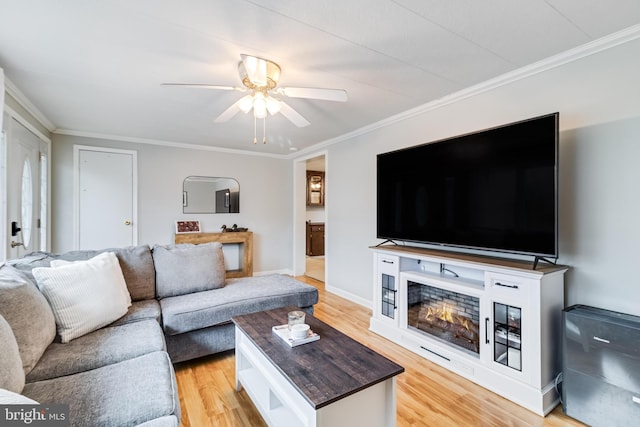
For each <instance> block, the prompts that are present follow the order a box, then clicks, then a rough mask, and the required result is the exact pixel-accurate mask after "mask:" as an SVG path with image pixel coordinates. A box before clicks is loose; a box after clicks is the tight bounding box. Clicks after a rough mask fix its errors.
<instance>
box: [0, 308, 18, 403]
mask: <svg viewBox="0 0 640 427" xmlns="http://www.w3.org/2000/svg"><path fill="white" fill-rule="evenodd" d="M23 387H24V371H23V370H22V359H20V351H19V350H18V342H17V341H16V337H14V336H13V332H12V331H11V326H9V324H8V323H7V321H6V320H4V317H2V316H0V388H4V389H6V390H9V391H12V392H14V393H20V392H21V391H22V388H23Z"/></svg>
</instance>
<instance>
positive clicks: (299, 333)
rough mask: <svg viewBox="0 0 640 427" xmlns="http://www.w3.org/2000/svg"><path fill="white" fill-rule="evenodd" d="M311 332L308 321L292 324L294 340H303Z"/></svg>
mask: <svg viewBox="0 0 640 427" xmlns="http://www.w3.org/2000/svg"><path fill="white" fill-rule="evenodd" d="M308 334H309V325H307V324H306V323H302V324H298V325H293V326H291V338H292V339H294V340H303V339H305V338H306V337H307V335H308Z"/></svg>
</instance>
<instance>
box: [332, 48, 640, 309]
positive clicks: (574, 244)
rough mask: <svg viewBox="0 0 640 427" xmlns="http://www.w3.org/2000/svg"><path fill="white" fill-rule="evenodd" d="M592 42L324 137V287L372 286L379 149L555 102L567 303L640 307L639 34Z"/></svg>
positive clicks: (366, 289) (363, 295)
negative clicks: (360, 130)
mask: <svg viewBox="0 0 640 427" xmlns="http://www.w3.org/2000/svg"><path fill="white" fill-rule="evenodd" d="M596 47H597V46H596ZM591 48H592V49H591V51H590V52H589V54H588V55H586V56H584V57H580V58H578V59H573V60H571V61H569V62H566V59H565V60H563V61H561V60H560V58H556V59H555V61H554V62H553V64H554V65H553V66H552V67H551V68H548V67H545V68H546V69H541V68H539V66H534V67H529V68H528V69H527V70H528V71H534V72H530V73H525V72H523V71H522V72H521V73H520V74H518V75H510V76H507V77H509V78H503V79H496V80H494V81H493V82H488V83H485V84H483V85H482V86H478V87H476V88H472V90H469V91H465V92H464V93H461V94H458V96H457V97H455V96H454V97H452V98H451V99H447V100H442V101H440V102H438V103H434V104H432V105H431V106H429V108H423V109H421V110H420V111H421V112H420V113H419V114H408V115H406V117H402V118H398V119H397V120H395V119H394V118H390V119H389V120H388V121H387V122H388V123H386V124H385V125H384V126H381V127H377V128H373V127H372V129H373V130H371V131H370V132H367V133H366V134H361V135H359V136H354V137H352V138H350V139H349V140H346V141H341V142H339V143H333V144H332V145H327V146H325V147H323V149H324V150H327V151H328V156H327V159H328V164H327V167H328V168H330V169H331V181H332V183H334V185H332V186H331V191H330V192H328V193H327V203H328V204H329V205H330V206H331V209H329V210H328V211H327V214H328V216H327V222H328V223H330V224H331V227H330V228H328V230H327V236H326V242H327V255H328V258H327V272H328V273H327V289H329V290H334V291H336V292H338V293H340V294H343V295H345V296H350V297H351V298H352V299H354V300H356V301H370V300H371V298H372V296H371V295H372V280H373V279H372V256H371V253H370V250H369V249H368V247H369V246H371V245H375V244H377V243H379V242H380V241H379V240H376V239H375V236H376V216H375V207H376V200H375V192H376V189H375V182H376V175H375V162H376V154H378V153H381V152H386V151H390V150H394V149H398V148H401V147H407V146H412V145H416V144H421V143H425V142H429V141H435V140H439V139H442V138H447V137H451V136H455V135H459V134H463V133H467V132H471V131H477V130H481V129H484V128H487V127H491V126H496V125H500V124H505V123H509V122H512V121H517V120H522V119H526V118H529V117H534V116H537V115H541V114H546V113H551V112H555V111H559V112H560V127H561V136H560V194H559V197H560V224H559V226H560V241H559V247H560V254H561V256H560V259H559V262H560V263H562V264H566V265H569V266H570V267H571V270H570V271H569V272H568V274H567V276H566V288H565V289H566V296H567V298H566V300H565V303H566V304H567V305H572V304H578V303H581V304H588V305H593V306H598V307H602V308H607V309H612V310H617V311H622V312H626V313H631V314H636V315H640V304H638V301H640V281H639V280H638V265H640V249H639V248H640V225H638V221H639V220H638V218H640V191H638V185H639V184H640V164H639V161H640V102H639V101H638V100H639V99H640V80H639V79H638V76H640V40H638V39H636V40H631V41H626V42H624V43H622V44H619V45H617V46H613V44H610V43H609V42H607V49H606V50H602V51H598V49H595V48H594V46H591ZM550 63H551V62H550ZM414 113H415V112H414ZM354 165H358V167H357V170H356V169H354Z"/></svg>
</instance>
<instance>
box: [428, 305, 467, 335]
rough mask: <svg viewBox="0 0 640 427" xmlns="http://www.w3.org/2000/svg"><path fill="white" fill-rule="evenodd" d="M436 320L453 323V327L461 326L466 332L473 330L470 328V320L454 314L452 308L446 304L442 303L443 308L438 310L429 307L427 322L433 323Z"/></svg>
mask: <svg viewBox="0 0 640 427" xmlns="http://www.w3.org/2000/svg"><path fill="white" fill-rule="evenodd" d="M436 319H437V320H442V321H445V322H448V323H451V324H453V325H460V326H462V327H463V328H465V329H466V330H471V328H470V327H469V319H467V318H466V317H462V316H458V315H456V314H454V313H453V310H452V309H451V307H449V306H448V305H447V304H446V303H442V306H441V307H437V308H433V307H427V313H426V315H425V320H426V321H427V322H433V321H434V320H436Z"/></svg>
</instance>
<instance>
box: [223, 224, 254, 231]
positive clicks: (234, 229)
mask: <svg viewBox="0 0 640 427" xmlns="http://www.w3.org/2000/svg"><path fill="white" fill-rule="evenodd" d="M220 228H221V229H222V232H223V233H242V232H245V231H248V230H249V229H248V228H247V227H238V224H233V225H232V226H231V227H227V226H226V225H225V224H222V227H220Z"/></svg>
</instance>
